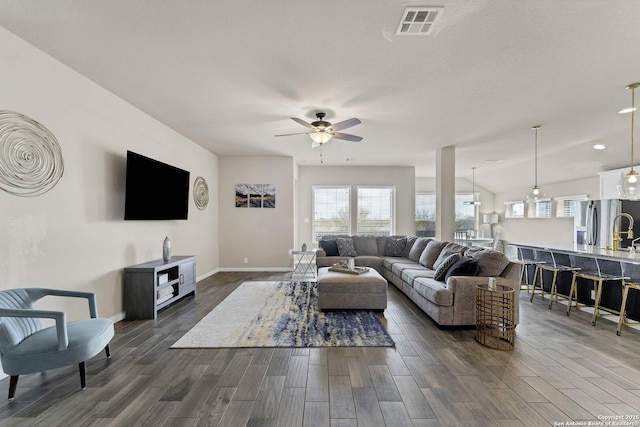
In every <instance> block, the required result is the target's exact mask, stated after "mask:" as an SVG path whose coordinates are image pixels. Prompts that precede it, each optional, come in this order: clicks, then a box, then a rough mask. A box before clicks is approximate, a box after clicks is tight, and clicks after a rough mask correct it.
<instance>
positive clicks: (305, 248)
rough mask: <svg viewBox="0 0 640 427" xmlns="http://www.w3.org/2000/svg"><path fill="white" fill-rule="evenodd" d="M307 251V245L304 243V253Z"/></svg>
mask: <svg viewBox="0 0 640 427" xmlns="http://www.w3.org/2000/svg"><path fill="white" fill-rule="evenodd" d="M306 251H307V244H306V243H303V244H302V252H306Z"/></svg>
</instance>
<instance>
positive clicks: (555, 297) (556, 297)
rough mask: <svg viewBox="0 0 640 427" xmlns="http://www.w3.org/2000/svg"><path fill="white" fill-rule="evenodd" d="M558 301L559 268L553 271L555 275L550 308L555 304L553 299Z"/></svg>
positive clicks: (552, 282) (552, 279)
mask: <svg viewBox="0 0 640 427" xmlns="http://www.w3.org/2000/svg"><path fill="white" fill-rule="evenodd" d="M554 299H555V301H558V270H554V271H553V277H552V278H551V294H550V295H549V310H551V306H552V305H553V301H554Z"/></svg>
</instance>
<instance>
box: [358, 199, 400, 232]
mask: <svg viewBox="0 0 640 427" xmlns="http://www.w3.org/2000/svg"><path fill="white" fill-rule="evenodd" d="M357 192H358V216H357V222H356V232H357V234H364V235H368V236H391V235H392V234H393V233H395V224H394V217H395V215H394V213H395V212H394V209H395V191H394V188H393V187H358V188H357Z"/></svg>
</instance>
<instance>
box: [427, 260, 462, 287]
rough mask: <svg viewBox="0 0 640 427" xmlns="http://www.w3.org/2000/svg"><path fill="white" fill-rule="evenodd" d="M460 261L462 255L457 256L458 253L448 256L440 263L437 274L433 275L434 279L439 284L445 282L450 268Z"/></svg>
mask: <svg viewBox="0 0 640 427" xmlns="http://www.w3.org/2000/svg"><path fill="white" fill-rule="evenodd" d="M459 259H460V254H457V253H453V254H450V255H449V256H447V257H446V258H445V259H444V260H443V261H442V262H441V263H440V265H439V266H438V268H436V270H435V272H434V273H433V278H434V279H436V280H437V281H439V282H444V278H445V276H446V275H447V271H449V268H451V266H452V265H453V264H455V263H456V262H458V260H459Z"/></svg>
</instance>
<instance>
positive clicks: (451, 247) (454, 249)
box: [433, 242, 467, 270]
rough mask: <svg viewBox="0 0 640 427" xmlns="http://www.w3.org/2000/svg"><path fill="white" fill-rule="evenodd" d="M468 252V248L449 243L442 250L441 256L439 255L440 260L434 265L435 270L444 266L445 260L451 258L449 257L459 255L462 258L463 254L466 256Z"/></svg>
mask: <svg viewBox="0 0 640 427" xmlns="http://www.w3.org/2000/svg"><path fill="white" fill-rule="evenodd" d="M466 250H467V246H461V245H459V244H457V243H453V242H450V243H447V244H446V246H445V247H444V248H442V251H441V252H440V255H438V258H437V259H436V260H435V262H434V263H433V269H434V270H437V269H438V267H440V264H442V263H443V262H444V260H446V259H447V258H448V257H449V255H451V254H458V255H460V256H462V254H464V252H465V251H466Z"/></svg>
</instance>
